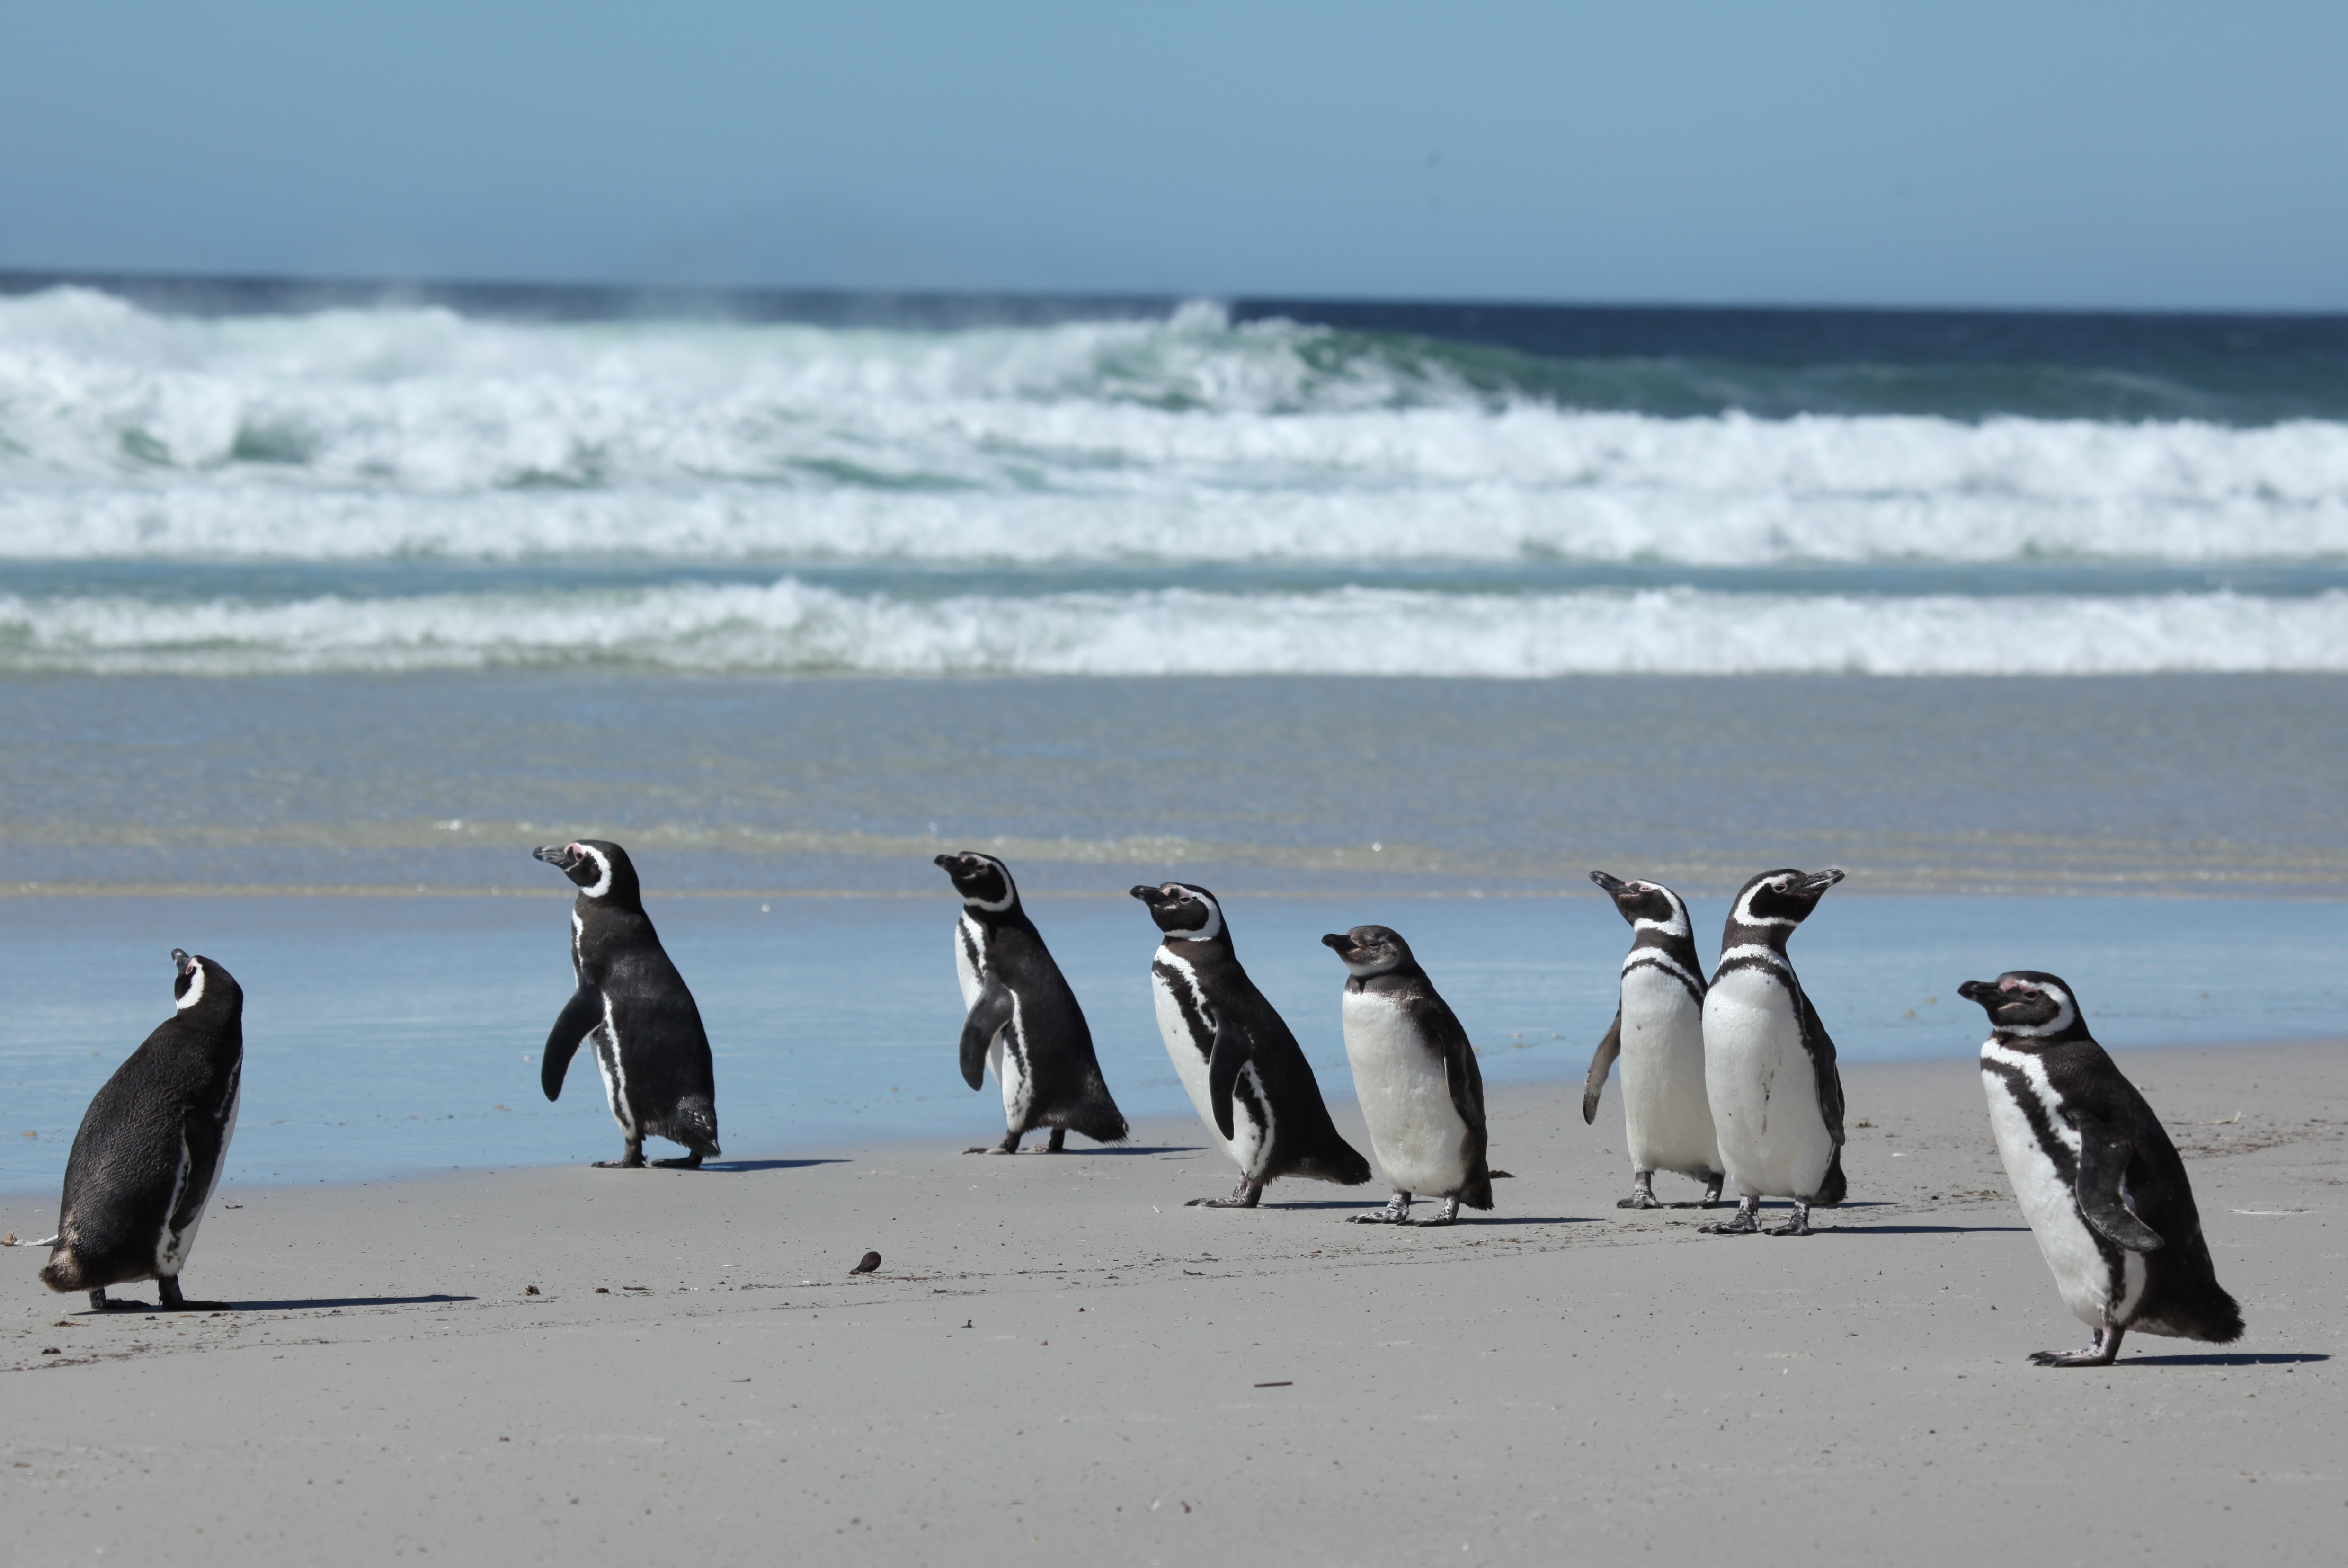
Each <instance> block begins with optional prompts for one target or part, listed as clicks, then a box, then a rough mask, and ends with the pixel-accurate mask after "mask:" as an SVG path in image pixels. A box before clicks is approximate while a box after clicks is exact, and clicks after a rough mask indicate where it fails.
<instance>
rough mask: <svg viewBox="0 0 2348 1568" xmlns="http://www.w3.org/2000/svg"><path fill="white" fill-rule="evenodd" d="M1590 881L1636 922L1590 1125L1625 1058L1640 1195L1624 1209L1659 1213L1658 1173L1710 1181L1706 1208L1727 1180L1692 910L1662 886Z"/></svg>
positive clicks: (1593, 1065)
mask: <svg viewBox="0 0 2348 1568" xmlns="http://www.w3.org/2000/svg"><path fill="white" fill-rule="evenodd" d="M1590 880H1591V882H1596V883H1597V884H1598V885H1599V887H1600V888H1601V889H1602V890H1604V892H1605V893H1606V895H1607V896H1608V897H1609V898H1612V900H1613V901H1614V908H1615V910H1616V912H1617V913H1620V914H1621V915H1622V918H1623V919H1624V920H1626V921H1629V922H1630V923H1631V952H1630V955H1629V956H1628V957H1626V958H1624V959H1623V960H1622V994H1621V1000H1620V1001H1619V1003H1618V1004H1617V1005H1616V1006H1615V1009H1614V1023H1613V1026H1612V1027H1611V1028H1609V1029H1608V1030H1607V1031H1606V1037H1605V1038H1604V1039H1602V1040H1601V1041H1599V1042H1598V1052H1597V1054H1596V1055H1595V1056H1593V1057H1591V1058H1590V1076H1589V1077H1588V1078H1587V1079H1585V1080H1584V1081H1583V1084H1582V1088H1581V1119H1582V1120H1583V1121H1585V1122H1593V1121H1595V1120H1597V1119H1598V1097H1599V1095H1600V1094H1601V1092H1603V1091H1604V1089H1605V1088H1606V1074H1607V1071H1608V1069H1609V1068H1612V1067H1613V1065H1614V1058H1615V1057H1618V1056H1619V1057H1622V1127H1623V1134H1624V1140H1625V1141H1626V1142H1627V1143H1628V1144H1629V1145H1630V1150H1631V1195H1630V1196H1629V1197H1627V1198H1622V1199H1618V1200H1617V1201H1616V1202H1615V1204H1614V1206H1615V1207H1616V1208H1618V1209H1660V1208H1662V1207H1663V1203H1662V1202H1660V1201H1659V1200H1657V1198H1656V1197H1655V1172H1656V1171H1678V1172H1679V1173H1680V1174H1681V1175H1683V1176H1688V1177H1693V1178H1694V1180H1696V1181H1701V1182H1703V1183H1704V1207H1705V1208H1707V1209H1709V1208H1710V1207H1712V1205H1713V1204H1715V1203H1716V1202H1719V1201H1720V1184H1721V1182H1722V1181H1724V1180H1725V1168H1724V1167H1723V1166H1722V1164H1721V1162H1720V1139H1719V1136H1718V1134H1716V1133H1715V1131H1714V1130H1713V1126H1712V1100H1711V1098H1710V1096H1709V1095H1708V1094H1707V1093H1706V1092H1705V1090H1704V961H1703V960H1702V959H1700V958H1698V957H1697V956H1696V952H1695V928H1694V925H1692V924H1691V923H1689V921H1688V910H1687V904H1686V903H1684V901H1683V900H1682V899H1681V897H1680V895H1679V894H1677V893H1675V892H1673V891H1672V890H1671V889H1669V888H1667V887H1664V886H1663V885H1662V884H1661V883H1660V882H1624V881H1623V880H1622V878H1620V877H1612V876H1608V875H1607V874H1606V873H1605V872H1591V873H1590Z"/></svg>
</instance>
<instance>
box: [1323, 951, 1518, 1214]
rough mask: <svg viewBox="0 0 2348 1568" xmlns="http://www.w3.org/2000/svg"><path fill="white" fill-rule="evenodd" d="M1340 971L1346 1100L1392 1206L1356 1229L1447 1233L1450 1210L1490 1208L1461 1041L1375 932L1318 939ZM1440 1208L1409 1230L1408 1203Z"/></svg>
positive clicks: (1401, 958)
mask: <svg viewBox="0 0 2348 1568" xmlns="http://www.w3.org/2000/svg"><path fill="white" fill-rule="evenodd" d="M1321 941H1322V944H1323V945H1324V946H1326V947H1327V948H1328V949H1329V950H1330V951H1331V952H1333V953H1334V954H1336V955H1337V956H1338V957H1339V958H1342V959H1344V963H1345V990H1344V1000H1343V1001H1342V1002H1341V1003H1340V1004H1339V1015H1340V1016H1341V1017H1342V1018H1343V1019H1344V1026H1345V1059H1346V1060H1347V1061H1349V1062H1350V1063H1352V1064H1353V1068H1354V1095H1355V1096H1356V1097H1357V1098H1358V1099H1360V1100H1361V1102H1362V1118H1363V1119H1364V1120H1365V1121H1367V1122H1368V1123H1369V1124H1370V1148H1371V1150H1373V1151H1374V1152H1375V1154H1376V1155H1377V1158H1378V1169H1379V1170H1381V1171H1385V1178H1386V1180H1387V1181H1390V1182H1392V1183H1393V1184H1394V1200H1393V1202H1389V1203H1388V1204H1387V1205H1386V1206H1385V1208H1383V1209H1380V1210H1378V1211H1377V1212H1375V1213H1370V1214H1355V1215H1354V1216H1353V1222H1354V1224H1357V1225H1410V1224H1418V1225H1447V1224H1450V1223H1451V1222H1453V1221H1455V1220H1457V1218H1458V1217H1459V1205H1460V1204H1462V1203H1465V1204H1467V1205H1468V1207H1469V1208H1471V1209H1488V1208H1490V1207H1491V1206H1492V1171H1491V1168H1490V1167H1489V1166H1488V1165H1487V1164H1486V1163H1485V1158H1484V1156H1485V1131H1484V1076H1483V1074H1482V1073H1481V1072H1479V1071H1478V1070H1477V1067H1476V1051H1475V1048H1474V1047H1471V1046H1470V1045H1469V1044H1468V1031H1467V1030H1466V1029H1463V1028H1461V1027H1460V1026H1459V1020H1458V1018H1457V1016H1455V1015H1454V1014H1453V1013H1452V1011H1451V1009H1450V1007H1449V1006H1447V1005H1446V1004H1445V1002H1444V1000H1443V998H1442V997H1441V996H1439V995H1437V994H1436V990H1435V983H1434V982H1433V981H1431V980H1429V979H1428V978H1427V977H1426V971H1425V970H1424V969H1421V968H1420V967H1419V966H1418V961H1417V959H1416V958H1414V957H1413V956H1412V955H1411V951H1410V944H1408V943H1407V942H1405V941H1404V940H1403V939H1402V937H1401V936H1400V935H1399V934H1397V933H1395V932H1394V931H1391V930H1389V929H1387V928H1386V927H1385V926H1383V925H1357V926H1355V927H1354V929H1353V930H1351V931H1349V932H1347V933H1346V934H1344V935H1343V936H1339V935H1336V934H1330V935H1328V936H1324V937H1323V938H1322V939H1321ZM1414 1193H1415V1194H1416V1195H1418V1196H1420V1197H1426V1198H1440V1199H1442V1200H1443V1207H1442V1208H1441V1209H1440V1210H1438V1211H1437V1213H1436V1216H1435V1218H1434V1219H1432V1220H1413V1219H1412V1218H1411V1217H1410V1201H1411V1197H1412V1195H1413V1194H1414Z"/></svg>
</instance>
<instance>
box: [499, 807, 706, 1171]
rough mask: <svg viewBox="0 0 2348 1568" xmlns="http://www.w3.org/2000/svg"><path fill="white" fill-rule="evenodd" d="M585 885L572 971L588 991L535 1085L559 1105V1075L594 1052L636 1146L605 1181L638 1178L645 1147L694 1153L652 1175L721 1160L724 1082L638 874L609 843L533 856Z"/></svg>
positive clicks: (579, 994)
mask: <svg viewBox="0 0 2348 1568" xmlns="http://www.w3.org/2000/svg"><path fill="white" fill-rule="evenodd" d="M531 852H532V853H533V854H534V855H536V856H537V858H538V859H540V860H541V861H545V862H546V863H547V864H548V865H551V866H552V867H553V868H554V869H555V870H557V871H559V872H561V873H562V874H563V875H564V876H567V877H569V878H570V879H571V880H572V882H576V883H577V884H578V885H579V897H578V900H577V902H576V903H573V904H572V906H571V969H572V975H574V976H575V977H576V978H577V980H578V983H579V988H578V989H577V990H575V991H573V992H572V994H571V1000H570V1001H568V1002H566V1003H564V1004H563V1005H562V1011H561V1014H560V1015H559V1016H556V1018H555V1020H554V1027H553V1029H552V1030H551V1032H550V1033H549V1034H548V1035H547V1037H546V1053H545V1058H544V1060H543V1061H542V1062H541V1065H540V1068H539V1073H538V1081H539V1085H540V1087H541V1088H544V1089H545V1090H546V1098H547V1099H556V1098H558V1097H559V1096H560V1095H561V1093H562V1075H563V1073H564V1071H565V1070H566V1069H567V1068H569V1067H570V1066H571V1058H572V1055H573V1054H575V1053H576V1052H577V1051H578V1049H579V1046H580V1042H582V1040H591V1039H592V1041H593V1042H594V1043H595V1065H596V1067H597V1068H601V1069H602V1074H603V1093H604V1096H605V1098H606V1099H609V1100H610V1101H611V1105H612V1117H613V1119H614V1120H616V1121H617V1122H618V1123H619V1124H620V1135H621V1137H623V1139H625V1140H627V1147H626V1151H625V1152H624V1153H623V1155H622V1156H621V1157H620V1158H619V1159H617V1160H598V1161H595V1163H596V1165H597V1166H599V1167H602V1168H605V1169H610V1168H613V1167H617V1168H618V1169H621V1170H626V1171H637V1170H642V1169H643V1168H644V1140H645V1139H646V1138H665V1139H667V1140H669V1141H671V1142H672V1143H682V1144H684V1145H685V1148H686V1149H687V1150H690V1152H688V1153H687V1154H686V1155H685V1157H684V1158H683V1159H681V1160H655V1161H652V1163H653V1164H654V1165H659V1166H664V1167H668V1168H671V1169H682V1170H686V1171H695V1170H699V1169H700V1167H701V1162H702V1161H704V1160H705V1159H708V1158H709V1157H710V1156H712V1155H715V1154H717V1153H719V1152H720V1150H719V1149H718V1147H717V1078H716V1070H715V1069H714V1068H712V1066H711V1065H710V1060H709V1035H708V1033H707V1031H705V1029H703V1028H702V1026H701V1009H700V1008H698V1007H696V1006H694V1004H693V993H692V992H690V991H688V990H686V989H685V976H683V975H679V974H678V973H677V972H676V965H674V964H672V963H670V962H669V956H668V954H667V953H665V952H664V951H663V950H662V947H661V944H660V936H659V935H658V934H657V933H655V932H654V930H653V923H652V918H651V917H650V916H649V915H647V914H645V913H644V896H643V893H642V892H641V891H640V889H639V888H638V886H637V883H636V868H635V867H634V866H633V865H631V864H629V863H628V853H627V851H625V850H623V849H622V848H620V846H619V845H617V844H614V843H611V842H608V841H604V840H602V839H581V840H579V841H575V842H572V843H568V844H547V845H543V846H541V848H539V849H537V850H534V851H531Z"/></svg>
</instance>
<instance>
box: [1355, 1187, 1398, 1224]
mask: <svg viewBox="0 0 2348 1568" xmlns="http://www.w3.org/2000/svg"><path fill="white" fill-rule="evenodd" d="M1345 1223H1347V1224H1349V1225H1407V1224H1409V1223H1410V1194H1409V1193H1407V1192H1396V1193H1395V1195H1394V1198H1393V1200H1392V1201H1391V1202H1388V1203H1387V1204H1386V1206H1385V1208H1383V1209H1373V1210H1371V1211H1370V1212H1368V1213H1366V1214H1348V1215H1346V1216H1345Z"/></svg>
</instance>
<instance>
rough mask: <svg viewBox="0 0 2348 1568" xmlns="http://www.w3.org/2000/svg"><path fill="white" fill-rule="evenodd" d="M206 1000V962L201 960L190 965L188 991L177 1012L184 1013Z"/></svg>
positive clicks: (181, 998)
mask: <svg viewBox="0 0 2348 1568" xmlns="http://www.w3.org/2000/svg"><path fill="white" fill-rule="evenodd" d="M203 999H204V961H203V960H202V959H201V958H199V959H197V960H196V961H195V963H193V964H192V965H189V968H188V989H187V993H186V995H182V996H181V997H180V1001H179V1006H178V1007H177V1009H176V1011H179V1012H181V1013H184V1012H186V1011H187V1010H188V1009H189V1008H191V1007H192V1006H195V1005H196V1004H197V1003H199V1002H201V1001H202V1000H203Z"/></svg>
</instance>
